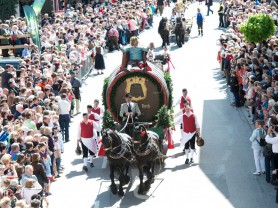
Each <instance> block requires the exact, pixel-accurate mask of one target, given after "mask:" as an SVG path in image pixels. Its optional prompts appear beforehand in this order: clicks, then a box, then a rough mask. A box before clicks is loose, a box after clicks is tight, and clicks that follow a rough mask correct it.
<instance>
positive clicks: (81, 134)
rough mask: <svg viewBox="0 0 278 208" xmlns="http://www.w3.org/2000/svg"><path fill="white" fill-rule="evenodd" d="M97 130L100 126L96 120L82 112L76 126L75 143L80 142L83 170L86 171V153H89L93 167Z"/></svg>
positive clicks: (96, 147)
mask: <svg viewBox="0 0 278 208" xmlns="http://www.w3.org/2000/svg"><path fill="white" fill-rule="evenodd" d="M97 131H101V127H100V126H99V125H98V124H97V122H95V121H92V120H90V119H89V115H88V113H83V120H82V121H81V122H80V123H79V125H78V126H77V132H78V133H77V138H78V140H77V145H79V142H81V148H82V151H83V163H84V165H83V170H84V171H85V172H87V171H88V167H87V165H88V153H90V159H91V161H90V166H91V167H94V164H93V159H94V155H96V154H97V151H98V141H97Z"/></svg>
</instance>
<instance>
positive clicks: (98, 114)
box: [87, 99, 103, 137]
mask: <svg viewBox="0 0 278 208" xmlns="http://www.w3.org/2000/svg"><path fill="white" fill-rule="evenodd" d="M98 105H99V100H97V99H96V100H94V106H92V105H87V112H88V114H89V119H90V120H93V121H95V122H97V123H98V125H99V126H100V125H101V124H100V121H101V119H102V115H103V111H102V109H101V108H100V107H99V106H98ZM97 136H98V137H99V136H100V132H97Z"/></svg>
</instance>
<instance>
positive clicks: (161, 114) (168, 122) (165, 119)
mask: <svg viewBox="0 0 278 208" xmlns="http://www.w3.org/2000/svg"><path fill="white" fill-rule="evenodd" d="M156 116H157V123H156V127H159V128H162V129H166V128H169V127H171V126H172V124H173V119H172V117H171V116H170V112H169V109H168V107H167V106H166V105H163V106H162V107H161V108H160V109H159V111H158V112H157V115H156Z"/></svg>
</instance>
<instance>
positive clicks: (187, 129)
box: [175, 105, 200, 164]
mask: <svg viewBox="0 0 278 208" xmlns="http://www.w3.org/2000/svg"><path fill="white" fill-rule="evenodd" d="M175 124H179V125H180V124H182V129H181V135H182V138H181V142H180V145H181V147H183V146H184V147H185V153H186V160H185V164H188V163H189V148H190V163H194V160H193V155H194V152H195V139H196V138H195V137H196V133H198V134H200V126H199V123H198V121H197V118H196V116H195V115H194V114H193V113H192V111H191V107H190V106H189V105H186V106H185V107H184V111H183V110H181V111H179V113H178V114H177V115H176V117H175Z"/></svg>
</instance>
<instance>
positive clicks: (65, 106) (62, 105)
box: [58, 100, 71, 115]
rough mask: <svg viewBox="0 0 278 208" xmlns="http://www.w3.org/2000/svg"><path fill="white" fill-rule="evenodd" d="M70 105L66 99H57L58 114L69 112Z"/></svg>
mask: <svg viewBox="0 0 278 208" xmlns="http://www.w3.org/2000/svg"><path fill="white" fill-rule="evenodd" d="M70 106H71V103H70V102H69V101H67V100H59V101H58V107H59V112H60V113H59V114H60V115H63V114H69V112H70Z"/></svg>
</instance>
